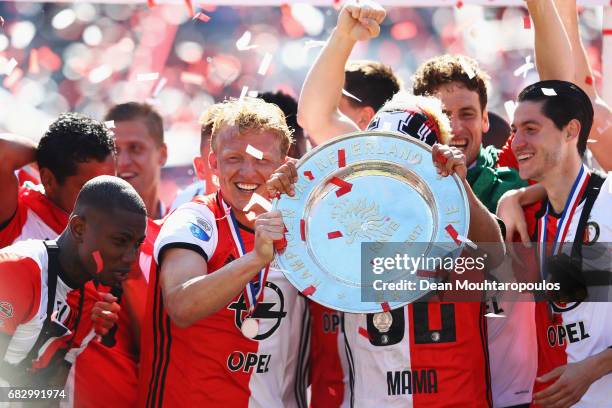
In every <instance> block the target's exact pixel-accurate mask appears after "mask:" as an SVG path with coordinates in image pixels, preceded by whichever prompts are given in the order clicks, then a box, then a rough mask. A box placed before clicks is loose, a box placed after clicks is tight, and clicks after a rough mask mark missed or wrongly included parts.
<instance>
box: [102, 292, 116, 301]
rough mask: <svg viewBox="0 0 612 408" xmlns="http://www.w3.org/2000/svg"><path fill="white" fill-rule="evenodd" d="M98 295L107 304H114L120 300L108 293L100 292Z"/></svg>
mask: <svg viewBox="0 0 612 408" xmlns="http://www.w3.org/2000/svg"><path fill="white" fill-rule="evenodd" d="M98 295H99V296H100V300H103V301H105V302H109V303H113V302H116V301H117V300H118V299H117V298H116V297H115V296H113V295H112V294H111V293H107V292H98Z"/></svg>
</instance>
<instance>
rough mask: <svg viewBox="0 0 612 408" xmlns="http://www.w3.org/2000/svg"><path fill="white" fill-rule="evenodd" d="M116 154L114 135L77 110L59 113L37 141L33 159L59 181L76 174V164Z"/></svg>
mask: <svg viewBox="0 0 612 408" xmlns="http://www.w3.org/2000/svg"><path fill="white" fill-rule="evenodd" d="M109 155H112V156H114V155H115V141H114V138H113V134H112V133H111V132H110V131H109V130H108V128H107V127H106V126H104V125H103V124H102V123H101V122H99V121H97V120H95V119H92V118H90V117H88V116H85V115H82V114H80V113H73V112H69V113H62V114H61V115H60V116H59V118H58V119H57V120H56V121H55V122H53V123H52V124H51V125H50V126H49V129H47V131H46V132H45V134H44V136H43V137H42V138H41V139H40V142H39V143H38V148H37V149H36V161H37V163H38V167H39V168H47V169H49V170H50V171H51V173H53V175H54V176H55V178H56V179H57V181H58V183H60V184H61V183H63V182H64V181H65V180H66V178H67V177H70V176H74V175H75V174H76V173H77V163H85V162H88V161H91V160H96V161H99V162H102V161H104V160H106V159H107V157H108V156H109Z"/></svg>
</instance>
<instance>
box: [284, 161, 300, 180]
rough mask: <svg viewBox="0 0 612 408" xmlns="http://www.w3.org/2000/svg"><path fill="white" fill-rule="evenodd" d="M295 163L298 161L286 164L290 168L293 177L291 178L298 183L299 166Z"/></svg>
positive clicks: (290, 174)
mask: <svg viewBox="0 0 612 408" xmlns="http://www.w3.org/2000/svg"><path fill="white" fill-rule="evenodd" d="M295 163H297V160H296V161H290V162H287V163H286V166H287V167H288V168H289V176H290V178H291V180H293V182H294V183H297V181H298V173H297V167H296V166H295Z"/></svg>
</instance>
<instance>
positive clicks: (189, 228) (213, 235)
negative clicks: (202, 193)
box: [154, 202, 218, 265]
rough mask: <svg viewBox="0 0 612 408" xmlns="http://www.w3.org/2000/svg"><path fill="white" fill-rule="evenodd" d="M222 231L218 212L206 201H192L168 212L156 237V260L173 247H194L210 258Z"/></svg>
mask: <svg viewBox="0 0 612 408" xmlns="http://www.w3.org/2000/svg"><path fill="white" fill-rule="evenodd" d="M217 240H218V232H217V224H216V220H215V215H214V214H213V212H212V211H211V210H210V209H209V208H208V207H207V206H205V205H203V204H200V203H197V202H190V203H186V204H184V205H182V206H180V207H179V208H178V209H177V210H176V211H174V212H173V213H172V214H170V215H169V216H168V218H167V219H166V221H165V222H164V225H163V226H162V228H161V230H160V231H159V235H158V236H157V240H156V241H155V247H154V257H155V262H156V263H157V264H158V265H159V264H160V261H161V259H160V255H163V251H164V250H166V249H169V248H184V249H190V250H193V251H195V252H197V253H199V254H200V255H202V257H204V259H206V260H207V261H208V260H209V259H210V258H211V257H212V254H213V253H214V251H215V248H216V247H217Z"/></svg>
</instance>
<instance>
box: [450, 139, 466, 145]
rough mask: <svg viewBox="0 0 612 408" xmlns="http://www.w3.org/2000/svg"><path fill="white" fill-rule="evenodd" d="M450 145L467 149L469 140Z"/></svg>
mask: <svg viewBox="0 0 612 408" xmlns="http://www.w3.org/2000/svg"><path fill="white" fill-rule="evenodd" d="M450 145H451V146H454V147H465V146H467V140H456V141H451V142H450Z"/></svg>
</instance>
